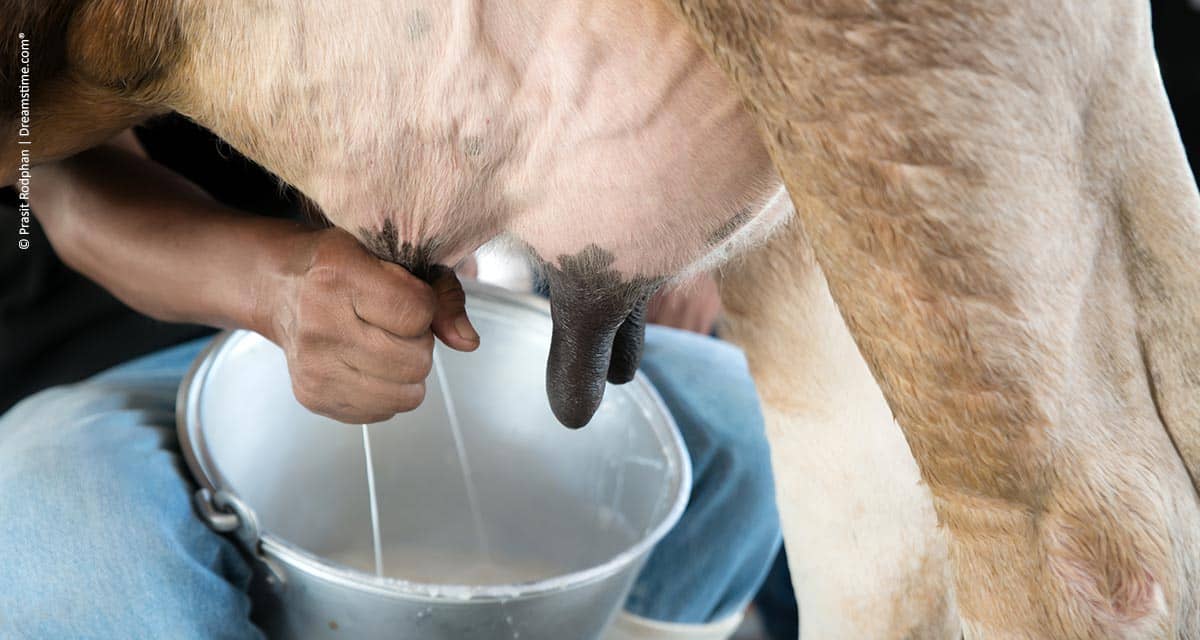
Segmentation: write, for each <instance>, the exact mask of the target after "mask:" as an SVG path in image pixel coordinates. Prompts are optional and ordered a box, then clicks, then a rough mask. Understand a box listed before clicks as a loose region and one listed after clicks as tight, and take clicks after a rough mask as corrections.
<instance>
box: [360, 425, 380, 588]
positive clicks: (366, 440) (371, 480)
mask: <svg viewBox="0 0 1200 640" xmlns="http://www.w3.org/2000/svg"><path fill="white" fill-rule="evenodd" d="M362 436H363V457H365V458H366V460H367V498H368V499H369V500H370V501H371V541H372V542H373V543H374V546H375V575H377V576H382V575H383V546H382V540H383V539H382V538H381V537H380V535H379V496H377V495H376V494H375V465H374V464H373V463H372V462H371V431H370V429H368V428H367V425H365V424H364V425H363V426H362Z"/></svg>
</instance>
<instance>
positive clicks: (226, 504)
mask: <svg viewBox="0 0 1200 640" xmlns="http://www.w3.org/2000/svg"><path fill="white" fill-rule="evenodd" d="M192 503H193V504H194V505H195V507H196V513H197V514H198V515H199V516H200V519H201V520H203V521H204V524H206V525H208V527H209V528H210V529H212V530H213V531H216V532H218V533H232V534H233V535H234V537H236V538H237V539H238V541H239V542H241V543H242V547H243V548H244V549H245V550H246V551H247V552H248V553H249V554H251V555H252V556H253V557H254V559H255V560H257V561H258V562H259V563H261V564H263V565H264V566H265V567H266V569H267V581H268V582H270V583H273V584H275V585H282V584H283V573H282V572H281V571H279V570H278V568H277V567H276V566H275V564H274V563H273V562H271V561H270V560H269V559H268V558H267V557H266V556H264V555H263V553H262V549H261V545H260V540H261V538H259V528H258V518H257V517H256V516H255V515H254V511H252V510H251V509H250V508H249V507H247V506H246V503H244V502H242V501H241V500H240V499H239V498H238V497H237V496H235V495H233V494H232V493H229V492H228V491H225V490H224V489H218V490H217V491H216V492H213V491H212V490H210V489H208V488H207V487H201V488H200V489H197V490H196V493H194V494H192Z"/></svg>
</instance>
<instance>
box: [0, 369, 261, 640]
mask: <svg viewBox="0 0 1200 640" xmlns="http://www.w3.org/2000/svg"><path fill="white" fill-rule="evenodd" d="M177 385H178V377H172V376H170V375H163V374H156V375H154V376H148V377H146V376H143V377H137V376H134V377H131V378H129V377H127V378H110V379H106V380H103V381H101V380H97V381H96V382H85V383H82V384H79V385H73V386H68V387H58V388H54V389H50V390H47V391H44V392H42V393H40V394H37V395H35V396H33V397H31V398H28V399H26V400H24V401H22V402H21V403H19V404H17V405H16V406H15V407H13V408H12V409H11V410H10V411H9V412H8V413H6V414H5V415H3V416H0V522H4V525H5V526H4V527H2V528H0V584H4V585H5V588H4V589H2V590H0V612H3V614H0V636H4V637H29V638H52V637H53V638H70V637H100V638H105V637H112V638H118V637H164V638H165V637H170V638H214V637H216V638H252V637H259V636H260V634H259V633H258V631H257V630H256V629H254V627H253V626H252V625H251V624H250V622H249V614H250V612H249V608H250V604H249V599H248V597H247V596H246V594H245V588H246V586H247V583H248V581H249V577H250V571H249V568H248V566H247V564H246V562H245V561H244V560H243V558H242V557H241V555H240V554H239V552H238V551H237V549H236V548H235V547H234V546H233V545H232V544H231V543H230V542H229V541H228V540H226V539H224V538H222V537H220V536H218V535H216V534H214V533H213V532H211V531H209V530H208V529H207V528H206V527H205V526H204V525H203V524H202V523H201V522H200V521H199V520H198V519H197V518H195V517H194V515H193V513H192V510H191V504H190V495H191V490H192V489H191V485H190V482H189V481H188V479H187V477H186V471H185V470H184V469H183V465H182V464H181V461H180V459H179V456H178V454H177V453H176V451H175V439H174V422H175V418H174V392H175V388H176V386H177Z"/></svg>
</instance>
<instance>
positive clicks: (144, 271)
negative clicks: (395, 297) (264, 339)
mask: <svg viewBox="0 0 1200 640" xmlns="http://www.w3.org/2000/svg"><path fill="white" fill-rule="evenodd" d="M32 185H33V189H32V198H31V202H32V205H33V210H34V214H35V215H36V216H37V218H38V220H39V221H40V222H41V223H42V226H43V227H44V228H45V230H46V234H47V236H48V237H49V238H50V241H51V243H52V244H53V245H54V247H55V249H56V251H57V252H58V253H59V255H60V256H61V257H62V259H63V261H64V262H66V263H67V264H68V265H70V266H71V267H73V268H75V269H76V270H78V271H79V272H81V273H83V274H84V275H86V276H88V277H89V278H91V279H92V280H95V281H96V282H97V283H99V284H100V285H101V286H103V287H104V288H105V289H107V290H109V291H110V292H112V293H113V294H114V295H115V296H117V297H118V298H120V299H121V300H122V301H123V302H125V303H126V304H128V305H129V306H131V307H133V308H134V309H136V310H138V311H140V312H142V313H145V314H147V315H150V316H152V317H155V318H158V319H161V320H169V321H176V322H196V323H202V324H208V325H212V326H219V327H245V328H250V329H254V330H257V331H260V332H264V333H269V331H270V330H271V327H269V326H267V325H268V319H267V318H268V316H269V313H268V311H269V310H268V309H266V308H265V307H267V306H269V305H270V304H272V302H271V300H272V292H274V291H275V290H277V285H279V282H278V281H279V280H280V279H281V278H283V277H284V275H283V274H285V273H288V272H289V271H288V270H289V269H292V268H293V267H294V265H289V264H288V263H287V262H288V260H289V257H290V256H293V255H296V252H294V251H291V250H290V249H291V248H292V247H294V246H295V243H297V242H303V241H304V239H305V238H306V237H307V236H308V235H309V234H308V232H307V230H306V229H305V228H304V227H303V226H302V225H300V224H297V223H292V222H287V221H281V220H275V219H270V218H260V217H255V216H249V215H245V214H242V213H239V212H237V211H235V210H232V209H230V208H228V207H225V206H223V205H221V204H220V203H218V202H216V201H215V200H213V199H212V198H211V197H209V196H208V195H207V194H205V193H204V192H203V191H201V190H200V189H199V188H198V187H196V186H195V185H193V184H191V183H190V182H188V181H187V180H185V179H184V178H182V177H181V176H178V175H176V174H174V173H172V172H171V171H170V170H168V169H166V168H165V167H162V166H160V165H158V164H157V163H155V162H153V161H151V160H148V159H146V158H143V157H139V155H138V153H137V151H136V149H135V148H119V145H117V144H109V145H105V146H102V147H98V148H96V149H93V150H90V151H86V152H84V153H82V154H80V155H78V156H75V157H73V158H70V159H68V160H64V161H60V162H55V163H51V164H47V165H43V166H39V167H37V168H36V169H35V170H34V176H33V180H32ZM301 268H302V266H301Z"/></svg>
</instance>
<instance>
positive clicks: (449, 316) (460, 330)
mask: <svg viewBox="0 0 1200 640" xmlns="http://www.w3.org/2000/svg"><path fill="white" fill-rule="evenodd" d="M429 286H431V287H433V295H434V311H433V324H432V325H431V328H432V329H433V334H434V335H436V336H437V337H438V338H439V339H441V341H442V342H444V343H445V344H446V346H448V347H450V348H451V349H457V350H458V351H474V350H475V349H477V348H478V347H479V333H478V332H476V331H475V327H474V326H472V325H471V321H470V320H469V319H467V309H466V306H465V305H466V302H467V294H466V292H465V291H463V287H462V283H461V282H459V281H458V276H456V275H454V270H453V269H451V268H449V267H444V266H440V265H439V266H437V267H434V271H433V273H432V274H431V278H430V281H429Z"/></svg>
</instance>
